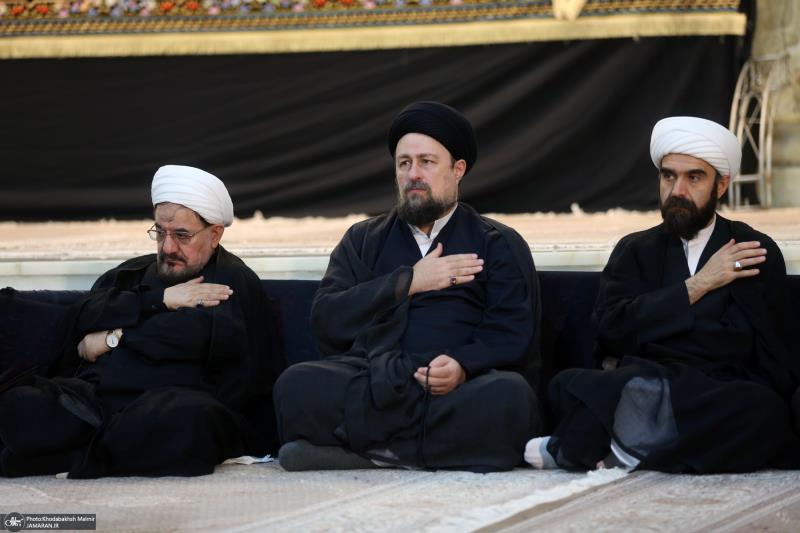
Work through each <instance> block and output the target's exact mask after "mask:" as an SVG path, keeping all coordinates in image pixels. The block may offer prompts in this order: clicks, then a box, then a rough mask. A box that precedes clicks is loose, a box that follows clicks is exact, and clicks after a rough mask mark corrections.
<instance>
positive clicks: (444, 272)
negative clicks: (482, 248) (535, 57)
mask: <svg viewBox="0 0 800 533" xmlns="http://www.w3.org/2000/svg"><path fill="white" fill-rule="evenodd" d="M443 251H444V247H443V246H442V243H439V244H437V245H436V248H435V249H434V250H433V251H432V252H431V253H429V254H428V255H426V256H425V257H423V258H422V259H420V260H419V261H417V263H416V264H415V265H414V276H413V278H412V279H411V287H409V289H408V295H409V296H412V295H414V294H416V293H418V292H425V291H438V290H439V289H445V288H447V287H450V286H451V285H456V284H458V283H468V282H470V281H472V280H473V279H475V274H477V273H478V272H480V271H481V270H483V259H478V255H477V254H455V255H444V256H443V255H442V252H443Z"/></svg>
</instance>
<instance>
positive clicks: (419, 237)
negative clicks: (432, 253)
mask: <svg viewBox="0 0 800 533" xmlns="http://www.w3.org/2000/svg"><path fill="white" fill-rule="evenodd" d="M456 207H458V204H456V205H455V206H454V207H453V208H452V209H451V210H450V212H449V213H447V214H446V215H445V216H443V217H442V218H440V219H437V220H436V221H435V222H434V223H433V228H431V234H430V235H428V234H427V233H425V232H424V231H422V230H421V229H419V228H418V227H416V226H413V225H411V224H409V225H408V227H409V228H411V234H412V235H414V240H415V241H417V246H419V252H420V253H421V254H422V257H425V254H427V253H428V250H430V249H431V244H433V241H434V240H435V239H436V237H438V236H439V232H440V231H442V228H444V227H445V225H446V224H447V223H448V222H449V221H450V219H451V218H452V217H453V213H455V212H456Z"/></svg>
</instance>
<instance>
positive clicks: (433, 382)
mask: <svg viewBox="0 0 800 533" xmlns="http://www.w3.org/2000/svg"><path fill="white" fill-rule="evenodd" d="M429 372H430V375H428V373H429ZM414 379H416V380H417V382H418V383H419V384H420V385H422V386H423V387H427V388H428V389H429V390H430V391H431V394H437V395H439V394H447V393H448V392H451V391H452V390H453V389H455V388H456V387H458V386H459V385H461V384H462V383H464V382H465V381H466V380H467V373H466V372H464V368H463V367H462V366H461V364H460V363H459V362H458V361H456V360H455V359H453V358H452V357H450V356H449V355H445V354H442V355H438V356H436V357H435V358H434V359H433V361H431V363H430V366H427V367H426V366H422V367H419V368H418V369H417V371H416V372H414Z"/></svg>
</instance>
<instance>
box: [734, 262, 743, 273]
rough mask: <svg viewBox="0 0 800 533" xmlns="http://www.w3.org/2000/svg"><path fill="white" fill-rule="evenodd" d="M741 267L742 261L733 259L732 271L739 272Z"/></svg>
mask: <svg viewBox="0 0 800 533" xmlns="http://www.w3.org/2000/svg"><path fill="white" fill-rule="evenodd" d="M741 269H742V263H740V262H739V261H735V262H734V263H733V271H734V272H739V271H740V270H741Z"/></svg>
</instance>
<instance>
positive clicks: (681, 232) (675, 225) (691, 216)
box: [658, 187, 717, 241]
mask: <svg viewBox="0 0 800 533" xmlns="http://www.w3.org/2000/svg"><path fill="white" fill-rule="evenodd" d="M716 192H717V191H716V187H714V188H712V190H711V197H710V198H709V199H708V201H707V202H706V203H705V204H704V205H702V206H701V207H700V208H698V207H697V206H696V205H694V203H693V202H692V201H691V200H689V199H687V198H682V197H679V196H670V197H669V198H667V201H666V202H664V203H663V204H662V203H661V199H660V196H659V201H658V204H659V208H661V218H663V219H664V231H666V232H667V235H671V236H674V237H681V238H683V239H686V240H687V241H691V240H692V239H694V238H695V237H696V236H697V233H698V232H699V231H700V230H701V229H703V228H705V227H706V226H708V223H709V222H711V217H713V216H714V213H715V212H716V211H717V195H716Z"/></svg>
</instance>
